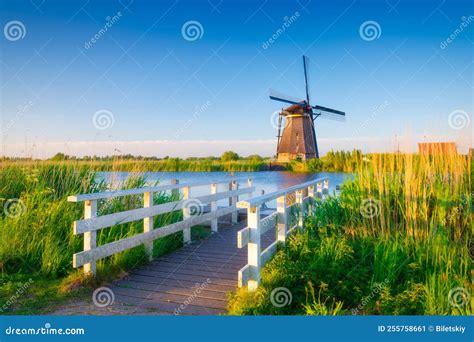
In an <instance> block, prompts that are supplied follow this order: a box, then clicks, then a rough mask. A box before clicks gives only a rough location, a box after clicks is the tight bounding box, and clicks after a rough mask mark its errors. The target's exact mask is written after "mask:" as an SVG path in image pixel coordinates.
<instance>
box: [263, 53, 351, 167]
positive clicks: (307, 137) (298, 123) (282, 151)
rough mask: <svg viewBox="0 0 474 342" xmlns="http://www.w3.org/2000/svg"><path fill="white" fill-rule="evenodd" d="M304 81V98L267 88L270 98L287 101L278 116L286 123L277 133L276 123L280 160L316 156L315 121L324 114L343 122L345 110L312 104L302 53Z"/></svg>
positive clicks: (306, 67) (317, 153) (317, 152)
mask: <svg viewBox="0 0 474 342" xmlns="http://www.w3.org/2000/svg"><path fill="white" fill-rule="evenodd" d="M303 69H304V82H305V95H306V99H305V100H302V99H299V98H296V97H293V96H288V95H285V94H282V93H279V92H277V91H275V90H270V99H272V100H275V101H280V102H284V103H288V104H290V106H289V107H287V108H285V109H284V110H283V111H282V113H281V115H280V119H282V117H283V116H285V120H288V123H287V124H285V127H283V131H282V132H281V134H280V129H281V122H279V125H278V144H277V155H278V161H279V162H289V161H291V160H293V159H302V160H307V159H311V158H319V151H318V143H317V140H316V130H315V127H314V121H315V119H316V118H318V117H323V118H327V119H331V120H336V121H344V120H345V115H346V113H344V112H342V111H340V110H336V109H332V108H329V107H323V106H318V105H316V106H312V105H311V102H310V101H311V97H310V89H309V83H310V82H309V59H308V57H306V56H303Z"/></svg>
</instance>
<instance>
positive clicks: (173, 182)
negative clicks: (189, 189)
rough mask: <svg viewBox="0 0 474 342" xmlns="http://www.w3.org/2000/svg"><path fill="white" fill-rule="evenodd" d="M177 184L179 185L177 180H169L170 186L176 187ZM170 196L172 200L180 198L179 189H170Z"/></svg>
mask: <svg viewBox="0 0 474 342" xmlns="http://www.w3.org/2000/svg"><path fill="white" fill-rule="evenodd" d="M178 184H179V179H176V178H173V179H172V180H170V185H178ZM171 196H173V198H174V199H178V198H180V193H179V188H176V189H172V190H171Z"/></svg>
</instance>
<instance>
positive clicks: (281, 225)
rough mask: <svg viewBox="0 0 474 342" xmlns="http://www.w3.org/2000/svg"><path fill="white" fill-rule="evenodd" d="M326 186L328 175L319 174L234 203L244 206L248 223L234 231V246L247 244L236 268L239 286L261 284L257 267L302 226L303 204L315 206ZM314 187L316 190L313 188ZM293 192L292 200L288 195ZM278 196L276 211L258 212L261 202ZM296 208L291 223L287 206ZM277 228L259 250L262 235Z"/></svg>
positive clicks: (249, 286) (255, 286) (312, 207)
mask: <svg viewBox="0 0 474 342" xmlns="http://www.w3.org/2000/svg"><path fill="white" fill-rule="evenodd" d="M328 188H329V179H328V178H326V177H325V178H318V179H315V180H312V181H309V182H306V183H302V184H298V185H295V186H292V187H289V188H286V189H282V190H278V191H275V192H272V193H269V194H266V195H262V196H258V197H254V198H251V199H248V200H246V201H240V202H238V203H237V208H246V209H247V220H248V221H247V223H248V226H247V227H246V228H244V229H242V230H240V231H239V232H238V233H237V246H238V247H239V248H243V247H245V246H247V248H248V255H247V258H248V261H247V265H245V266H244V267H243V268H242V269H241V270H240V271H239V284H238V285H239V287H243V286H247V287H248V289H249V290H250V291H254V290H256V289H257V287H258V286H259V284H260V270H261V268H262V267H263V266H264V265H265V264H266V263H267V262H268V261H269V260H270V259H271V257H272V256H273V255H274V254H275V252H276V250H277V247H278V244H280V243H281V244H285V242H286V238H287V236H288V235H289V234H291V233H292V231H293V230H295V229H304V217H305V214H306V213H305V207H306V205H307V204H310V205H309V206H308V207H309V210H310V211H312V210H314V203H315V201H314V199H315V197H316V196H321V197H322V196H323V193H324V192H326V191H327V190H328ZM315 190H316V191H315ZM293 195H294V203H292V202H293V201H292V200H290V201H288V199H289V197H291V196H293ZM275 199H276V200H277V211H276V212H275V213H273V214H270V215H269V216H267V217H263V218H262V216H261V206H262V205H264V204H266V203H267V202H269V201H273V200H275ZM291 209H296V210H295V211H296V222H295V223H294V224H293V222H292V216H291V215H290V210H291ZM271 229H276V234H275V235H276V240H275V242H273V243H272V244H270V246H268V247H267V248H265V250H263V251H262V250H261V235H262V234H264V233H266V232H268V231H269V230H271Z"/></svg>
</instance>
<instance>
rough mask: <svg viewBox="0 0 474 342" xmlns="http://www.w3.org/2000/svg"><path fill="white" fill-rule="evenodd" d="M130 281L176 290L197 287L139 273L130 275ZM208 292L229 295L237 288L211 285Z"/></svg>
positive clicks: (189, 283) (192, 283) (183, 281)
mask: <svg viewBox="0 0 474 342" xmlns="http://www.w3.org/2000/svg"><path fill="white" fill-rule="evenodd" d="M129 279H130V280H133V281H137V282H140V283H148V284H152V285H159V286H161V285H163V286H172V287H175V288H190V287H193V286H195V285H196V282H195V281H188V280H183V279H181V280H176V279H173V278H163V277H157V276H150V275H146V276H145V275H140V274H138V273H130V275H129ZM206 290H209V291H214V292H221V293H224V294H227V292H229V291H233V290H235V286H231V285H219V284H214V283H211V284H209V285H208V287H206Z"/></svg>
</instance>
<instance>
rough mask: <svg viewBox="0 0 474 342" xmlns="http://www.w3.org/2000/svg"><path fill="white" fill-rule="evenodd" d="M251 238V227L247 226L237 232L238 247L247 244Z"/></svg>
mask: <svg viewBox="0 0 474 342" xmlns="http://www.w3.org/2000/svg"><path fill="white" fill-rule="evenodd" d="M249 239H250V229H249V228H248V227H245V228H244V229H241V230H239V231H238V232H237V248H243V247H244V246H247V244H248V243H249Z"/></svg>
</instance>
